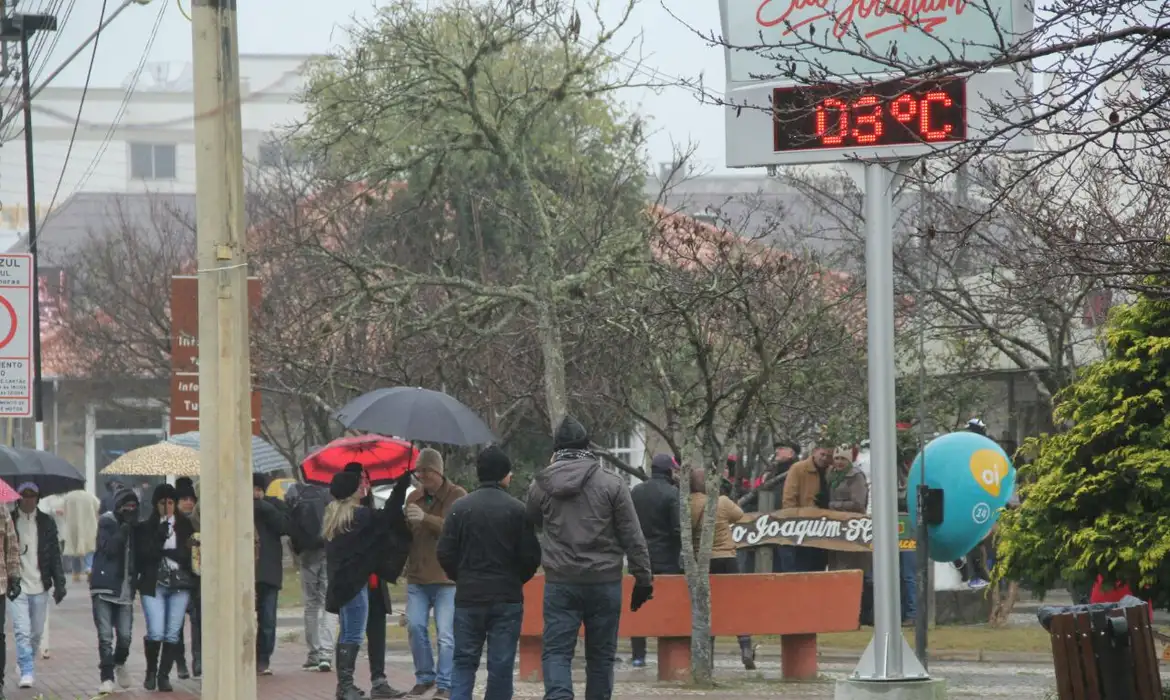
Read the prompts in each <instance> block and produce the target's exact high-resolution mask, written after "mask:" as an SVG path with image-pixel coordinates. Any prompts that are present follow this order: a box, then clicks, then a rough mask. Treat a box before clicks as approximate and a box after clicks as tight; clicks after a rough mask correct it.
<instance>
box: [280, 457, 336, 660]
mask: <svg viewBox="0 0 1170 700" xmlns="http://www.w3.org/2000/svg"><path fill="white" fill-rule="evenodd" d="M302 476H303V475H302ZM329 498H330V497H329V490H328V489H326V488H325V487H324V486H318V485H317V484H310V483H309V482H307V481H303V480H302V481H301V482H300V483H297V484H294V485H293V486H291V487H290V488H289V490H288V491H287V492H285V495H284V502H285V504H286V505H287V506H288V512H289V530H288V534H289V541H290V542H291V544H292V550H293V554H296V555H297V568H298V569H299V570H300V574H301V600H302V604H303V605H304V608H305V644H306V646H308V648H309V649H308V655H307V656H306V658H305V663H303V664H302V665H301V668H302V669H304V670H306V671H322V672H329V671H332V670H333V630H334V628H336V627H337V618H336V616H334V615H331V614H329V613H327V612H325V590H326V588H327V587H328V583H329V576H328V574H327V573H326V567H325V538H324V536H323V535H322V528H323V526H324V523H325V507H326V506H327V505H328V504H329Z"/></svg>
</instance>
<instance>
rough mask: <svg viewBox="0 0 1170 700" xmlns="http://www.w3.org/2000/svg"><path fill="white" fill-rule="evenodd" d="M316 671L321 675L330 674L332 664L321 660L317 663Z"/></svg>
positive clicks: (326, 660)
mask: <svg viewBox="0 0 1170 700" xmlns="http://www.w3.org/2000/svg"><path fill="white" fill-rule="evenodd" d="M317 670H318V671H320V672H321V673H330V672H332V671H333V662H332V661H329V660H328V659H322V660H321V661H320V662H318V663H317Z"/></svg>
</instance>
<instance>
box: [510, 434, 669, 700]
mask: <svg viewBox="0 0 1170 700" xmlns="http://www.w3.org/2000/svg"><path fill="white" fill-rule="evenodd" d="M589 445H590V440H589V433H588V431H587V430H586V429H585V426H583V425H581V423H579V422H578V421H577V420H576V419H574V418H572V417H571V416H566V417H565V418H564V419H563V420H562V421H561V422H560V424H559V425H558V426H557V429H556V432H555V434H554V436H553V455H552V463H551V464H550V465H549V466H547V467H545V468H544V469H542V470H541V471H540V472H538V473H537V475H536V478H535V480H534V481H533V482H532V484H531V486H529V489H528V498H527V511H528V517H529V518H530V519H531V520H532V522H533V524H534V525H535V526H536V527H537V528H539V530H540V532H539V539H540V545H541V565H542V566H543V567H544V573H545V586H544V650H543V652H542V654H541V667H542V669H543V673H544V692H545V695H544V697H545V700H571V699H572V698H573V667H572V665H573V655H574V653H575V652H576V649H577V635H578V633H579V632H580V630H581V625H582V624H584V626H585V698H586V700H608V699H609V698H610V697H612V696H613V664H614V660H615V659H616V658H617V639H618V623H619V622H620V620H621V614H622V572H623V569H624V567H625V563H626V561H627V560H628V562H629V564H628V565H629V570H630V574H631V575H633V577H634V591H633V596H632V598H631V600H630V610H631V611H635V612H636V611H637V610H638V609H639V608H641V607H642V605H644V604H645V603H646V601H648V600H650V598H651V597H652V596H653V594H654V575H653V573H652V572H651V569H650V553H649V551H648V550H647V549H646V540H645V538H643V537H642V528H641V527H639V526H638V514H637V512H636V511H635V510H634V501H633V499H632V498H631V497H630V489H629V487H628V486H627V485H626V481H625V479H623V478H622V477H620V476H618V475H617V474H614V473H612V472H610V471H608V470H606V469H602V467H601V462H600V461H599V460H598V458H597V456H596V455H594V454H593V453H592V452H590V451H589Z"/></svg>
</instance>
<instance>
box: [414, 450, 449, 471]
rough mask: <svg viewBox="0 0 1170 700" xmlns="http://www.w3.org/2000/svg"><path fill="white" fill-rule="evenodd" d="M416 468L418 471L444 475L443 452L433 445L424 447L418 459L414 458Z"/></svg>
mask: <svg viewBox="0 0 1170 700" xmlns="http://www.w3.org/2000/svg"><path fill="white" fill-rule="evenodd" d="M414 470H415V471H416V472H434V473H436V474H438V475H439V476H442V475H443V454H442V453H441V452H439V451H438V450H436V449H435V448H433V447H427V448H424V449H423V450H421V451H420V452H419V453H418V459H416V460H414Z"/></svg>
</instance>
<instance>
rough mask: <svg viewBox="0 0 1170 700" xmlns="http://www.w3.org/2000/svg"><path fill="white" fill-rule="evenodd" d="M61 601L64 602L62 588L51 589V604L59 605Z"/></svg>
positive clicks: (63, 590)
mask: <svg viewBox="0 0 1170 700" xmlns="http://www.w3.org/2000/svg"><path fill="white" fill-rule="evenodd" d="M63 600H65V589H64V588H63V587H62V588H54V589H53V602H54V603H56V604H57V605H60V604H61V601H63Z"/></svg>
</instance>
